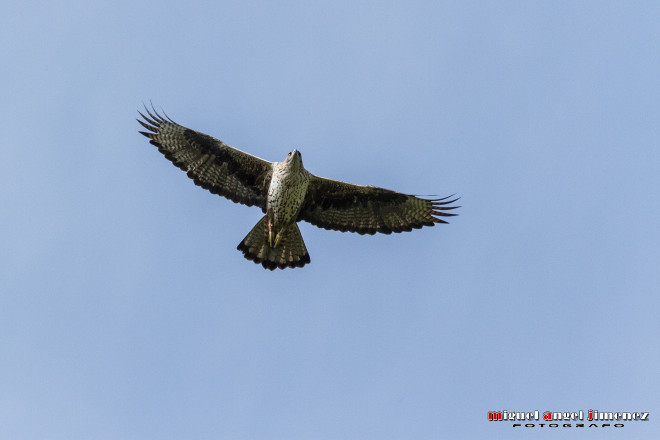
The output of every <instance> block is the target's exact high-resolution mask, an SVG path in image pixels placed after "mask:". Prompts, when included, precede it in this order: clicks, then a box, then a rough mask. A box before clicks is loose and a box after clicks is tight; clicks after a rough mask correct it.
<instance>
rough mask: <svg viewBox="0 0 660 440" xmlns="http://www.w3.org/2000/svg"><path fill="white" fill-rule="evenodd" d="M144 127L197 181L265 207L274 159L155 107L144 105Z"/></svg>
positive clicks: (205, 186) (248, 202) (142, 123)
mask: <svg viewBox="0 0 660 440" xmlns="http://www.w3.org/2000/svg"><path fill="white" fill-rule="evenodd" d="M145 110H146V112H147V115H149V116H145V115H144V114H142V113H141V112H138V113H140V116H142V118H143V119H144V120H140V119H138V120H137V121H138V122H139V123H140V124H141V125H142V126H143V127H144V128H146V129H147V130H148V131H141V132H140V133H142V134H143V135H145V136H146V137H148V138H149V139H151V140H150V142H151V143H152V144H153V145H155V146H157V147H158V151H160V152H161V153H163V154H164V155H165V157H166V158H167V159H169V160H170V161H172V163H173V164H174V165H176V166H177V167H179V168H181V169H182V170H183V171H185V172H186V173H187V174H188V177H190V178H191V179H193V180H194V181H195V184H196V185H199V186H201V187H202V188H204V189H207V190H209V191H211V192H212V193H213V194H218V195H220V196H223V197H226V198H228V199H229V200H231V201H233V202H237V203H242V204H243V205H248V206H254V205H256V206H259V207H260V208H261V209H262V210H263V211H265V210H266V193H267V191H268V185H269V183H270V178H271V175H272V168H273V164H272V162H268V161H266V160H263V159H260V158H258V157H256V156H252V155H250V154H247V153H244V152H242V151H240V150H237V149H236V148H233V147H230V146H229V145H227V144H225V143H224V142H222V141H220V140H218V139H215V138H212V137H211V136H208V135H205V134H203V133H200V132H197V131H194V130H191V129H189V128H186V127H183V126H181V125H179V124H177V123H175V122H174V121H172V120H171V119H169V118H163V117H162V116H160V115H159V114H158V113H157V112H156V111H155V110H154V111H153V113H152V112H150V111H149V109H147V108H145Z"/></svg>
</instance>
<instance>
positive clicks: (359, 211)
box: [298, 176, 458, 235]
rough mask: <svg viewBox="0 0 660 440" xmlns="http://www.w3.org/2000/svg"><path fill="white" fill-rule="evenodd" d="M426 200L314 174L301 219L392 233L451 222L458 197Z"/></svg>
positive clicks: (331, 226)
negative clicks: (447, 218) (448, 220)
mask: <svg viewBox="0 0 660 440" xmlns="http://www.w3.org/2000/svg"><path fill="white" fill-rule="evenodd" d="M450 198H451V196H449V197H444V198H441V199H430V200H429V199H422V198H419V197H415V196H413V195H410V194H403V193H400V192H396V191H392V190H389V189H385V188H379V187H376V186H369V185H355V184H352V183H347V182H341V181H338V180H332V179H325V178H322V177H316V176H313V177H312V180H311V181H310V183H309V187H308V188H307V194H306V196H305V200H304V202H303V204H302V207H301V209H300V213H299V214H298V220H305V221H307V222H310V223H311V224H313V225H316V226H318V227H319V228H324V229H332V230H335V231H341V232H346V231H349V232H357V233H358V234H371V235H373V234H375V233H377V232H380V233H383V234H391V233H392V232H403V231H412V230H413V229H419V228H421V227H422V226H433V225H434V224H436V223H447V222H446V221H445V220H442V219H441V218H438V217H452V216H454V215H456V214H451V213H449V212H446V211H450V210H452V209H456V208H458V206H450V204H452V203H454V202H455V201H456V200H458V198H455V199H453V200H447V199H450Z"/></svg>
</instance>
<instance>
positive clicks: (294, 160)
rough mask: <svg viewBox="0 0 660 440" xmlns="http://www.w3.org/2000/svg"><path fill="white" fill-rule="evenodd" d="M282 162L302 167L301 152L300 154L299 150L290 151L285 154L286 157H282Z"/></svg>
mask: <svg viewBox="0 0 660 440" xmlns="http://www.w3.org/2000/svg"><path fill="white" fill-rule="evenodd" d="M284 163H285V164H286V165H287V166H295V167H301V168H302V154H300V151H298V150H293V151H290V152H289V154H287V156H286V159H284Z"/></svg>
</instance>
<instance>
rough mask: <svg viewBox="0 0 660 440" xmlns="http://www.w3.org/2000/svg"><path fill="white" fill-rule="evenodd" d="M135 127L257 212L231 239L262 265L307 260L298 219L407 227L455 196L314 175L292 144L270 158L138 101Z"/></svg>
mask: <svg viewBox="0 0 660 440" xmlns="http://www.w3.org/2000/svg"><path fill="white" fill-rule="evenodd" d="M145 112H146V113H147V115H144V114H143V113H142V112H138V113H139V114H140V116H142V118H143V120H140V119H138V120H137V121H138V122H139V123H140V124H141V125H142V126H143V127H144V128H145V129H146V130H147V131H140V133H142V134H143V135H144V136H146V137H148V138H149V139H150V143H151V144H153V145H155V146H156V147H158V151H160V152H161V153H163V155H165V157H166V158H167V159H169V160H170V161H171V162H172V163H173V164H174V165H176V166H177V167H179V168H180V169H182V170H183V171H185V172H186V173H187V174H188V177H190V178H191V179H192V180H193V181H194V182H195V184H196V185H199V186H201V187H202V188H204V189H207V190H209V191H210V192H212V193H213V194H218V195H220V196H223V197H226V198H228V199H229V200H231V201H233V202H236V203H241V204H243V205H247V206H258V207H259V208H261V210H262V211H263V213H264V214H265V215H264V217H263V218H262V219H261V220H259V222H258V223H257V224H256V225H255V226H254V228H252V230H251V231H250V233H249V234H248V235H247V236H246V237H245V238H244V239H243V241H241V242H240V243H239V245H238V250H239V251H241V252H243V255H244V257H245V258H247V259H248V260H252V261H254V262H255V263H257V264H259V263H261V265H262V266H263V267H264V268H265V269H270V270H274V269H275V268H280V269H284V268H287V267H292V268H293V267H303V266H304V265H305V264H307V263H309V262H310V258H309V253H308V252H307V248H306V247H305V242H304V241H303V238H302V235H301V234H300V230H299V229H298V225H297V222H299V221H301V220H304V221H307V222H309V223H311V224H313V225H316V226H318V227H320V228H324V229H330V230H335V231H341V232H346V231H350V232H357V233H358V234H370V235H373V234H375V233H376V232H381V233H383V234H391V233H392V232H403V231H412V230H413V229H419V228H421V227H422V226H433V225H434V224H435V223H447V222H446V221H444V220H442V219H440V218H438V217H450V216H453V215H456V214H451V213H449V212H447V211H449V210H452V209H455V208H458V206H450V205H451V204H452V203H454V202H455V201H456V200H458V198H455V199H452V200H448V199H450V198H451V196H448V197H444V198H439V199H422V198H418V197H415V196H413V195H408V194H402V193H399V192H396V191H391V190H389V189H384V188H378V187H375V186H368V185H355V184H352V183H346V182H340V181H338V180H330V179H325V178H322V177H317V176H315V175H313V174H311V173H310V172H309V171H307V170H306V169H305V168H304V167H303V163H302V156H301V154H300V152H299V151H298V150H293V151H291V152H290V153H289V154H288V155H287V156H286V158H285V159H284V161H282V162H269V161H267V160H264V159H260V158H258V157H256V156H253V155H251V154H248V153H245V152H243V151H240V150H238V149H236V148H233V147H231V146H229V145H227V144H226V143H224V142H222V141H220V140H218V139H215V138H213V137H211V136H208V135H206V134H203V133H200V132H198V131H194V130H191V129H189V128H186V127H183V126H181V125H179V124H177V123H176V122H174V121H172V120H171V119H170V118H169V117H168V116H167V115H165V117H163V116H161V115H160V114H158V112H157V111H156V110H155V109H153V111H149V109H148V108H146V107H145Z"/></svg>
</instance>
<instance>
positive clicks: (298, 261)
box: [236, 216, 311, 270]
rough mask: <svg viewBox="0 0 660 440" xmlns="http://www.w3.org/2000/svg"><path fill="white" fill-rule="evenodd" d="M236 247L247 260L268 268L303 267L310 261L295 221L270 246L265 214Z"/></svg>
mask: <svg viewBox="0 0 660 440" xmlns="http://www.w3.org/2000/svg"><path fill="white" fill-rule="evenodd" d="M236 249H238V250H239V251H241V252H243V256H244V257H245V258H247V259H248V260H251V261H254V262H255V263H257V264H259V263H261V265H262V266H263V267H264V268H265V269H270V270H275V268H276V267H278V268H280V269H285V268H287V267H303V266H304V265H305V264H307V263H309V262H310V261H311V260H310V259H309V254H308V253H307V247H305V242H304V241H303V238H302V235H301V234H300V229H298V225H297V224H296V223H292V224H291V225H290V226H288V227H287V230H286V232H285V233H283V234H282V237H281V240H280V242H279V244H278V245H277V247H270V246H269V244H268V223H267V222H266V216H264V217H263V218H262V219H261V220H259V222H258V223H257V224H256V225H255V226H254V228H252V230H251V231H250V233H249V234H248V235H247V236H246V237H245V238H244V239H243V241H241V243H240V244H239V245H238V247H237V248H236Z"/></svg>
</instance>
